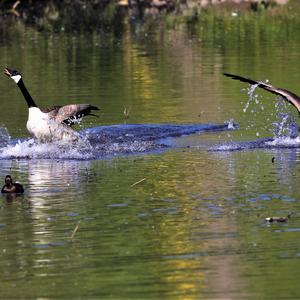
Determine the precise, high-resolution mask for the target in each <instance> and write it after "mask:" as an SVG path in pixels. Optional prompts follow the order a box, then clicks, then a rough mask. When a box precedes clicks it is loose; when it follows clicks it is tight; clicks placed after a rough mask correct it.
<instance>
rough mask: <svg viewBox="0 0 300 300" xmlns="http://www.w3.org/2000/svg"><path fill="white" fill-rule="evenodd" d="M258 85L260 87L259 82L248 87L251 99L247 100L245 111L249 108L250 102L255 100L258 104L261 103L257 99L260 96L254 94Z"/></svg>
mask: <svg viewBox="0 0 300 300" xmlns="http://www.w3.org/2000/svg"><path fill="white" fill-rule="evenodd" d="M257 87H258V84H253V85H251V86H250V87H249V88H248V89H247V94H248V96H249V99H248V101H247V102H246V105H245V107H244V108H243V112H246V111H247V109H248V108H249V106H250V103H251V102H252V101H255V103H256V104H258V103H259V101H258V99H257V97H258V96H257V95H256V94H254V92H255V90H256V88H257Z"/></svg>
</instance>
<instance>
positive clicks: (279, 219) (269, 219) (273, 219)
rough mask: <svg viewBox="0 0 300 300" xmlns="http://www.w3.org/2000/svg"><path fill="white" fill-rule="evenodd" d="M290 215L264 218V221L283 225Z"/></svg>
mask: <svg viewBox="0 0 300 300" xmlns="http://www.w3.org/2000/svg"><path fill="white" fill-rule="evenodd" d="M291 215H292V214H288V215H287V216H286V217H270V218H266V219H265V221H266V222H268V223H275V222H277V223H284V222H287V221H288V220H289V219H290V217H291Z"/></svg>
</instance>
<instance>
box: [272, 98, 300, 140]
mask: <svg viewBox="0 0 300 300" xmlns="http://www.w3.org/2000/svg"><path fill="white" fill-rule="evenodd" d="M275 108H276V118H277V120H276V122H274V123H273V127H274V128H273V134H274V137H275V138H282V137H290V138H296V137H297V136H298V134H299V127H298V125H297V123H296V121H295V118H294V117H293V115H291V114H290V113H289V112H287V109H288V107H287V103H286V101H285V100H284V99H282V98H280V97H279V98H278V99H277V102H276V104H275Z"/></svg>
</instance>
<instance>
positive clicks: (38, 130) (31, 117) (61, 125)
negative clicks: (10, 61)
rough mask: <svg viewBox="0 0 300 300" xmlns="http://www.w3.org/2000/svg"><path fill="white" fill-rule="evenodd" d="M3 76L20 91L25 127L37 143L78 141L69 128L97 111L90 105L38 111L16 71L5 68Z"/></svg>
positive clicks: (74, 133) (71, 105)
mask: <svg viewBox="0 0 300 300" xmlns="http://www.w3.org/2000/svg"><path fill="white" fill-rule="evenodd" d="M4 74H5V75H7V76H8V77H10V78H11V79H12V80H13V81H14V82H15V83H16V84H17V86H18V87H19V89H20V90H21V92H22V94H23V96H24V98H25V100H26V103H27V106H28V121H27V125H26V127H27V129H28V131H29V132H30V133H31V134H32V135H33V137H35V138H36V139H38V140H39V141H42V142H51V141H54V140H68V141H76V140H78V138H79V136H78V134H77V133H76V131H74V130H73V129H71V128H70V126H71V125H73V124H75V123H78V120H80V119H81V118H82V117H84V116H87V115H92V114H91V111H92V110H99V108H98V107H96V106H93V105H90V104H69V105H64V106H53V107H48V108H46V109H40V108H39V107H38V106H37V105H36V103H35V102H34V100H33V99H32V97H31V95H30V94H29V92H28V90H27V89H26V87H25V84H24V82H23V79H22V76H21V74H20V73H19V72H18V71H16V70H12V69H9V68H5V70H4Z"/></svg>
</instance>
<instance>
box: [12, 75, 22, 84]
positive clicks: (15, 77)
mask: <svg viewBox="0 0 300 300" xmlns="http://www.w3.org/2000/svg"><path fill="white" fill-rule="evenodd" d="M11 79H12V80H13V81H14V82H15V83H18V82H19V81H20V79H21V75H15V76H11Z"/></svg>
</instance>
